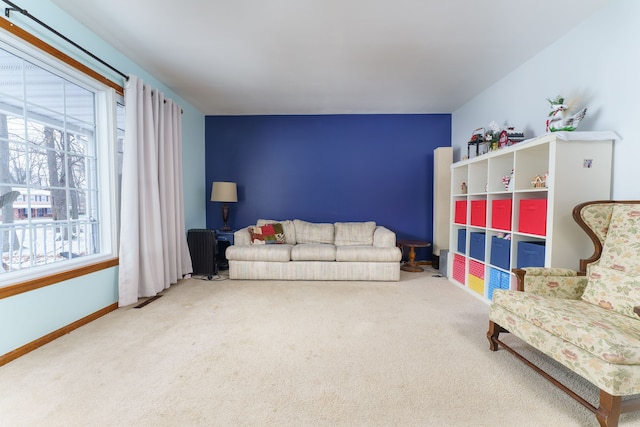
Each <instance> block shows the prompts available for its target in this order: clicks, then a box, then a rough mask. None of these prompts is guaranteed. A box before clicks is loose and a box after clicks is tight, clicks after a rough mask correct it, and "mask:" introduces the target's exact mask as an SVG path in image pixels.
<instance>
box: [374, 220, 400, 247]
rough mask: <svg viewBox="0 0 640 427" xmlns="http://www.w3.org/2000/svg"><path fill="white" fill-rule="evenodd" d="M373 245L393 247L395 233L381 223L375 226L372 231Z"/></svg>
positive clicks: (394, 245)
mask: <svg viewBox="0 0 640 427" xmlns="http://www.w3.org/2000/svg"><path fill="white" fill-rule="evenodd" d="M373 246H376V247H379V248H395V247H396V233H394V232H393V231H391V230H389V229H388V228H386V227H383V226H381V225H378V226H376V229H375V230H374V232H373Z"/></svg>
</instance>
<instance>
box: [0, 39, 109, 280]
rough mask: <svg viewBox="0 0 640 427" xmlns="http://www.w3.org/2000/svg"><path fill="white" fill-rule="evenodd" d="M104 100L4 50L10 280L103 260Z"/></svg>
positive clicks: (1, 244) (2, 194)
mask: <svg viewBox="0 0 640 427" xmlns="http://www.w3.org/2000/svg"><path fill="white" fill-rule="evenodd" d="M95 135H96V93H95V92H94V91H93V90H91V89H87V88H84V87H82V86H80V85H79V84H78V83H75V82H72V81H70V80H69V79H68V78H65V77H62V76H60V75H57V74H56V73H53V72H51V71H49V70H47V69H44V68H42V67H40V66H38V65H36V64H34V63H32V62H29V61H27V60H25V59H23V58H21V57H19V56H17V55H16V54H14V53H12V52H9V51H7V50H4V49H0V203H2V205H1V206H0V215H1V217H2V220H1V224H0V231H1V232H0V248H1V254H2V269H0V274H1V273H2V272H10V271H16V270H21V269H25V268H30V267H35V266H40V265H45V264H52V263H57V262H64V261H66V260H69V259H72V258H77V257H82V256H86V255H90V254H94V253H98V252H99V250H100V248H99V246H98V245H99V241H100V239H99V236H98V230H99V227H98V225H99V220H100V215H99V206H98V199H99V197H98V196H99V189H98V177H97V147H96V137H95Z"/></svg>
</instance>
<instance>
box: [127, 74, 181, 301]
mask: <svg viewBox="0 0 640 427" xmlns="http://www.w3.org/2000/svg"><path fill="white" fill-rule="evenodd" d="M124 95H125V138H124V153H123V158H122V192H121V193H122V195H121V197H122V199H121V200H122V201H121V211H120V255H119V257H120V268H119V301H118V304H119V306H121V307H122V306H125V305H129V304H133V303H135V302H137V301H138V298H140V297H151V296H155V295H156V294H158V293H159V292H161V291H162V290H164V289H166V288H168V287H169V286H170V285H171V284H172V283H176V282H177V281H178V280H179V279H181V278H182V277H183V275H185V274H188V273H190V272H191V270H192V267H191V258H190V255H189V249H188V247H187V239H186V233H185V225H184V197H183V186H182V113H181V108H180V106H179V105H177V104H175V103H174V102H173V101H172V100H170V99H165V97H164V95H163V94H162V93H161V92H159V91H157V90H155V89H152V88H151V86H149V85H147V84H145V83H144V82H143V81H142V80H141V79H139V78H138V77H136V76H134V75H131V76H129V80H128V81H127V83H126V85H125V91H124Z"/></svg>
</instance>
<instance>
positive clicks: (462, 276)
mask: <svg viewBox="0 0 640 427" xmlns="http://www.w3.org/2000/svg"><path fill="white" fill-rule="evenodd" d="M617 139H618V136H617V135H616V134H615V133H614V132H609V131H606V132H557V133H551V134H546V135H543V136H541V137H537V138H534V139H530V140H526V141H522V142H520V143H517V144H514V145H512V146H510V147H506V148H502V149H499V150H496V151H491V152H489V153H487V154H483V155H481V156H479V157H475V158H472V159H468V160H462V161H459V162H456V163H454V164H452V165H451V221H450V233H449V257H448V262H449V265H448V266H447V267H448V268H447V271H448V272H449V273H448V274H449V279H450V280H451V281H452V282H453V283H456V284H458V285H461V286H464V287H466V288H469V289H471V290H473V291H475V293H476V294H477V295H479V296H481V297H482V298H484V299H485V300H486V301H489V300H490V299H491V296H492V293H493V290H494V289H498V288H512V289H514V288H515V282H516V280H515V277H514V276H513V275H512V274H511V270H512V269H513V268H520V267H526V266H543V267H563V268H571V269H578V261H579V260H580V259H581V258H587V257H588V256H590V255H591V253H592V249H593V245H592V244H591V242H590V240H589V238H588V237H587V235H586V234H585V233H584V231H582V230H581V229H580V227H579V226H578V225H577V224H576V223H575V221H574V220H573V216H572V211H573V208H574V207H575V206H576V205H578V204H579V203H582V202H586V201H589V200H607V199H609V198H610V197H611V170H612V156H613V142H614V141H615V140H617ZM510 176H511V183H510V184H509V185H506V184H505V182H504V181H503V178H504V177H510ZM536 176H541V177H545V178H546V183H545V184H544V185H542V184H541V183H540V182H538V185H537V186H536V185H535V177H536ZM465 187H466V188H465ZM505 237H507V239H505Z"/></svg>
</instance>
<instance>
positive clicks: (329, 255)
mask: <svg viewBox="0 0 640 427" xmlns="http://www.w3.org/2000/svg"><path fill="white" fill-rule="evenodd" d="M335 260H336V247H335V246H334V245H331V244H328V243H299V244H297V245H295V246H294V247H293V248H291V261H335Z"/></svg>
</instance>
